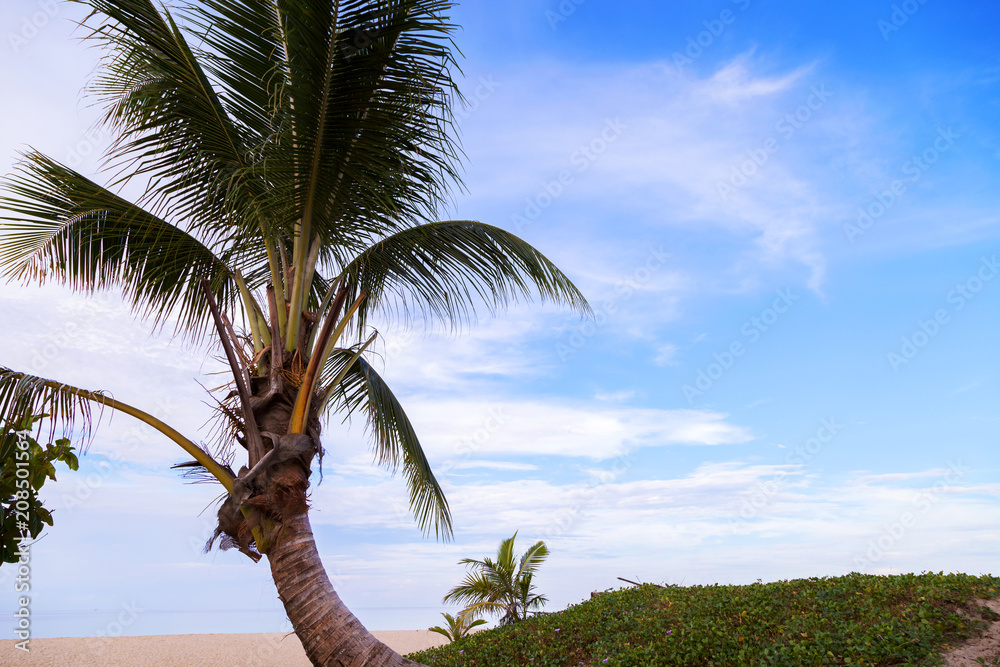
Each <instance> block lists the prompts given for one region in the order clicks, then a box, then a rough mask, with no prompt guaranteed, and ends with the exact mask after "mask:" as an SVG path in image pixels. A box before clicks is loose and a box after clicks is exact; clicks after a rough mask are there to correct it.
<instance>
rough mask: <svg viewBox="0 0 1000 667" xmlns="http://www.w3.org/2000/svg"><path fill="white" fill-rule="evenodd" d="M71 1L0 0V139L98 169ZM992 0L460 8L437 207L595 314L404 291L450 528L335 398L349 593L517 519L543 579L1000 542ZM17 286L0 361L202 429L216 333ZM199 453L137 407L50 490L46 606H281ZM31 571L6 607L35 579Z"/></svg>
mask: <svg viewBox="0 0 1000 667" xmlns="http://www.w3.org/2000/svg"><path fill="white" fill-rule="evenodd" d="M48 7H51V5H48V4H46V3H44V2H43V3H36V2H35V1H34V0H27V1H26V0H13V1H12V2H5V3H4V4H3V7H2V8H0V26H3V27H4V35H3V39H2V40H0V41H2V43H0V84H2V86H3V88H4V89H5V90H8V91H14V92H13V94H10V95H7V96H5V97H4V99H3V100H2V101H0V119H2V120H3V122H2V123H0V160H2V161H3V162H2V165H3V168H4V170H6V169H7V168H8V167H9V166H10V165H12V164H13V162H14V161H15V154H16V151H17V150H19V149H22V148H24V147H25V146H26V145H31V146H34V147H36V148H39V149H41V150H43V151H45V152H48V153H49V154H51V155H52V156H53V157H55V158H57V159H61V160H64V161H67V162H69V163H70V164H74V165H78V166H79V168H81V169H83V170H85V171H94V170H95V169H96V162H95V159H94V155H95V150H94V149H95V148H97V147H99V146H101V145H103V144H105V143H106V142H107V140H108V138H107V137H104V136H102V135H101V134H100V133H94V132H92V131H91V130H90V128H91V126H92V124H93V122H94V120H95V118H96V113H97V112H96V110H95V109H93V108H91V107H90V106H89V104H88V103H87V102H86V101H81V100H80V95H79V93H80V91H81V88H82V86H83V84H84V81H85V80H86V77H87V75H88V74H89V73H90V72H91V71H92V70H93V67H94V64H95V58H96V55H97V54H96V53H95V52H94V51H92V50H88V49H87V48H86V47H85V46H83V45H81V44H80V43H79V42H77V41H74V40H73V39H72V26H71V25H70V23H69V19H70V18H72V17H74V16H77V15H78V14H76V12H77V11H78V10H77V9H74V8H72V7H70V6H63V5H56V6H55V7H56V10H55V12H54V15H52V12H50V11H49V10H47V9H46V8H48ZM998 14H1000V8H997V7H994V6H992V5H990V4H988V3H979V2H970V1H959V2H950V3H945V2H942V1H941V0H926V1H925V2H919V0H910V1H909V2H897V3H891V2H886V3H881V2H864V3H862V2H842V3H801V2H794V3H793V2H776V1H772V2H766V1H762V0H739V1H738V2H728V1H727V2H698V3H694V2H691V3H652V2H638V1H635V2H629V1H618V2H614V3H612V2H607V1H602V0H586V1H584V2H573V1H572V0H566V1H564V2H562V3H559V2H557V1H555V0H531V1H527V0H526V1H520V2H505V3H476V4H472V3H465V4H464V5H463V6H460V7H458V8H457V9H456V11H455V20H456V22H457V23H458V24H460V25H461V26H462V30H461V31H460V32H459V33H458V34H457V36H456V41H457V43H458V45H459V46H460V48H461V49H462V51H463V53H464V54H465V56H466V59H465V61H464V62H463V69H464V72H465V76H466V79H465V83H464V85H463V90H464V92H465V94H466V96H467V97H468V99H469V103H470V106H469V108H468V109H466V110H464V111H462V112H461V113H460V114H459V115H460V117H461V134H462V140H463V144H464V148H465V152H466V154H467V156H468V160H467V167H466V172H465V177H464V182H465V186H466V191H465V192H462V193H458V194H456V197H455V201H454V205H453V207H452V208H451V210H448V211H444V212H442V216H443V217H449V218H473V219H478V220H483V221H485V222H490V223H492V224H497V225H501V226H504V227H506V228H508V229H511V230H514V231H517V232H518V233H519V234H521V235H522V236H523V237H524V238H526V239H528V240H529V241H531V242H532V243H533V244H535V245H536V246H537V247H538V248H540V249H541V250H542V251H544V252H545V253H546V254H547V255H548V256H549V257H550V258H552V259H553V260H554V261H556V263H557V264H558V265H559V266H561V267H562V268H563V269H564V270H565V271H566V272H567V273H569V275H570V276H571V277H572V278H573V279H574V280H575V281H576V283H577V285H578V286H579V287H580V288H581V289H582V290H583V291H584V292H585V294H586V295H587V296H588V298H589V299H590V300H591V303H592V305H593V306H594V309H595V311H596V316H595V318H594V319H593V320H590V321H582V320H580V319H579V317H577V316H576V315H573V314H572V313H568V312H566V311H564V310H560V309H559V308H555V307H552V306H550V305H540V304H522V305H518V306H516V307H514V308H512V309H510V310H509V311H508V312H507V313H505V314H501V315H500V316H498V317H497V318H495V319H494V318H490V317H489V316H488V315H485V314H484V315H483V317H481V318H480V320H479V322H478V324H477V325H476V326H473V327H467V328H466V329H465V330H464V331H463V332H462V335H461V336H458V337H456V336H454V335H452V334H450V333H447V332H440V331H431V332H426V331H424V329H422V328H420V327H418V328H416V329H415V330H412V331H407V330H404V329H402V328H400V327H398V326H395V325H393V324H392V323H386V325H385V333H386V337H385V341H384V344H383V347H382V348H381V349H380V350H379V351H378V357H375V358H374V360H375V361H376V363H379V364H382V367H383V368H384V369H385V375H386V376H387V378H388V379H389V380H391V382H392V383H393V386H394V388H395V389H396V391H397V393H398V395H399V396H400V398H401V400H402V401H403V403H404V406H405V407H406V408H407V410H408V412H409V414H410V416H411V419H412V420H413V421H414V423H415V425H416V426H417V427H418V432H419V433H420V434H421V436H422V440H423V443H424V446H425V449H426V450H427V452H428V454H429V456H430V457H431V460H432V463H433V464H434V466H435V467H436V469H437V470H438V471H440V478H441V479H442V481H443V483H444V485H445V488H446V491H447V493H448V497H449V499H450V501H451V505H452V510H453V514H454V518H455V523H456V539H455V541H454V542H453V543H451V544H447V545H443V544H440V543H436V542H434V541H433V540H428V539H424V538H422V537H421V535H420V533H419V531H418V530H417V528H416V527H415V526H414V524H413V521H412V519H410V518H409V517H408V515H407V514H406V512H405V507H404V506H405V492H404V488H403V484H402V482H401V480H399V479H392V478H391V477H390V476H389V475H388V474H386V473H384V472H382V471H379V470H378V469H376V468H374V467H372V466H371V456H370V454H369V453H368V452H367V449H366V445H365V440H364V430H363V428H362V427H361V425H355V426H353V427H352V428H350V429H348V428H345V427H340V426H338V425H332V426H331V428H330V429H329V430H328V432H327V435H326V436H325V443H326V446H327V449H328V456H327V458H326V459H325V463H324V481H323V483H322V484H321V485H319V486H314V489H313V505H314V513H313V523H314V526H315V527H316V529H317V538H318V540H319V544H320V550H321V553H322V555H323V557H324V561H325V563H326V565H327V569H328V571H329V572H330V574H331V577H332V578H333V579H334V583H335V585H336V586H337V587H338V590H340V592H341V594H342V596H343V597H344V599H345V601H346V602H347V603H348V605H349V606H350V607H351V608H352V609H354V610H355V611H356V613H357V614H358V615H359V616H360V617H361V619H362V620H363V621H365V622H366V624H368V626H369V627H370V628H372V629H412V628H420V627H427V626H428V625H432V624H434V623H436V622H437V621H438V620H439V616H438V613H439V612H440V611H443V610H445V609H446V607H444V606H443V605H441V604H440V599H441V597H442V596H443V595H444V593H445V592H446V591H447V590H448V588H450V587H451V586H453V585H454V584H455V583H457V582H458V580H459V579H460V577H461V576H462V573H463V570H462V568H461V567H460V566H458V565H457V564H456V563H457V561H458V560H459V559H460V558H463V557H467V556H481V555H485V554H487V553H490V552H492V551H494V550H495V548H496V545H497V544H498V543H499V542H500V540H501V539H503V538H505V537H508V536H509V535H511V534H512V533H513V532H514V531H515V530H517V531H519V533H518V535H519V543H520V544H521V545H522V546H527V545H528V544H529V543H530V542H533V541H535V540H538V539H544V540H546V542H547V543H548V544H549V546H550V548H551V550H552V556H551V558H550V560H549V561H548V562H547V563H546V565H545V566H544V567H543V568H542V570H541V573H540V575H539V577H538V584H539V586H540V588H541V591H542V592H544V593H546V594H548V596H549V597H550V599H551V603H550V608H551V609H558V608H562V607H563V606H564V605H566V604H572V603H575V602H578V601H580V600H582V599H584V598H586V597H588V596H589V594H590V592H591V591H592V590H601V589H605V588H608V587H612V586H615V585H617V584H618V583H620V582H617V580H616V577H619V576H622V577H627V578H630V579H636V578H638V579H642V580H644V581H655V582H668V583H678V584H694V583H712V582H735V583H743V582H752V581H754V580H756V579H763V580H765V581H766V580H776V579H785V578H792V577H802V576H827V575H831V576H832V575H841V574H844V573H847V572H850V571H864V572H874V573H896V572H910V571H917V572H919V571H924V570H934V571H937V570H945V571H962V572H968V573H972V574H979V573H985V572H992V573H996V570H995V561H994V557H995V556H994V555H995V554H996V553H997V550H998V547H1000V538H998V536H997V532H996V530H995V528H994V526H995V521H996V517H997V511H998V509H1000V484H998V483H997V475H998V468H1000V456H998V454H997V450H996V444H997V437H996V435H995V433H996V427H997V419H998V418H997V408H998V406H1000V387H998V374H997V359H998V357H1000V355H998V351H997V350H998V348H997V343H996V335H995V332H996V331H997V329H998V326H1000V316H998V312H1000V311H998V309H997V308H996V304H997V303H998V300H1000V264H998V260H1000V249H998V244H997V237H998V234H1000V217H998V213H997V210H998V204H1000V201H998V200H1000V197H998V195H997V194H996V192H997V190H996V188H995V187H994V186H993V184H994V183H995V181H996V179H997V177H998V175H1000V163H998V158H1000V136H998V134H1000V133H998V127H1000V126H998V124H997V123H996V121H995V118H996V116H997V112H998V111H1000V109H998V101H1000V46H998V43H997V41H996V38H995V34H994V33H995V31H994V30H993V27H994V26H996V25H997V22H998V18H1000V16H998ZM26 17H27V19H28V20H29V21H30V20H32V19H33V18H34V19H35V20H36V21H37V23H38V24H40V25H41V26H42V27H41V28H39V29H38V30H37V31H35V32H37V34H32V31H31V30H30V29H27V28H25V24H24V22H23V21H24V20H25V18H26ZM39 17H41V18H39ZM43 19H44V20H43ZM11 35H13V36H14V39H12V38H11ZM29 35H30V37H29ZM88 132H89V135H88ZM88 136H89V138H88ZM0 304H2V305H0V307H2V309H3V312H4V313H5V314H6V317H4V318H3V323H2V324H0V327H2V329H0V331H2V339H3V341H4V352H3V354H2V355H0V357H2V358H0V364H3V365H8V366H11V367H14V368H22V369H26V370H29V371H35V372H37V373H38V374H41V375H45V376H49V377H53V378H56V379H60V380H63V381H66V382H69V383H72V384H78V385H82V386H85V387H88V388H94V389H105V390H109V391H112V392H114V394H115V395H116V396H118V397H120V398H121V399H123V400H126V401H131V402H133V403H135V404H137V405H139V406H140V407H144V408H146V409H147V410H150V411H152V412H154V413H156V414H158V416H161V417H162V418H164V419H165V420H166V421H168V422H171V423H173V424H175V425H176V426H178V427H179V428H180V430H182V431H183V432H185V433H186V434H189V435H191V436H200V437H205V431H204V430H203V429H202V425H203V424H204V422H205V419H206V418H207V416H208V409H207V408H206V406H205V405H204V403H203V401H204V398H205V397H204V394H203V392H202V390H201V388H200V387H199V386H198V384H197V383H196V382H195V381H194V378H195V377H198V376H199V374H200V373H201V372H202V371H206V370H208V371H210V370H214V369H217V368H218V367H219V366H218V363H217V362H216V361H213V360H211V359H209V360H208V361H206V360H205V359H206V354H207V353H206V351H205V350H190V349H184V348H183V347H182V346H181V344H180V342H179V341H174V340H171V339H170V337H169V336H150V334H149V330H148V327H146V326H144V325H143V324H142V323H135V322H133V320H132V318H131V317H130V316H129V315H128V312H127V310H126V309H125V308H123V307H122V305H121V300H120V298H119V297H117V296H116V295H114V294H102V295H98V296H97V297H94V298H84V297H83V296H81V295H76V294H72V293H69V292H67V291H64V290H62V289H61V288H59V287H56V286H47V287H45V288H43V289H37V288H33V289H24V288H21V287H19V286H16V285H7V286H2V287H0ZM151 379H152V380H153V381H152V383H150V380H151ZM200 429H202V430H200ZM175 450H176V447H174V446H173V445H172V444H170V443H169V442H167V441H165V440H163V439H161V438H158V437H157V436H156V435H155V434H152V433H149V432H146V431H144V430H142V429H137V428H136V427H135V425H134V424H131V423H129V422H128V421H127V419H126V418H124V417H116V418H114V419H113V420H111V421H110V422H108V421H105V423H103V424H102V426H101V429H100V430H99V432H98V435H97V437H96V439H95V441H94V443H93V445H92V448H91V453H90V454H89V455H88V456H87V457H86V458H85V459H84V465H83V467H82V469H81V471H80V472H79V473H77V474H68V473H64V474H61V475H60V479H59V482H58V483H57V484H53V485H52V486H51V488H48V487H47V488H46V491H45V493H46V498H47V503H48V505H49V506H50V507H52V508H54V509H56V512H55V518H56V526H55V528H54V529H52V530H49V531H48V533H47V535H46V536H45V537H44V538H43V539H42V540H41V541H39V542H38V544H37V545H36V546H35V547H34V551H33V553H34V561H33V562H34V568H33V572H32V577H33V579H32V585H33V590H34V592H35V598H34V606H33V612H34V614H35V619H36V626H35V627H36V630H37V631H38V632H39V634H40V635H47V636H63V635H82V636H87V635H99V634H102V633H103V634H107V633H108V632H112V631H113V632H118V631H119V628H118V626H117V625H115V623H116V619H117V618H118V616H119V614H121V613H122V609H123V605H126V606H128V605H131V607H129V608H130V609H131V608H135V609H139V610H141V611H138V612H136V613H135V614H131V613H126V614H125V617H126V618H128V619H129V621H128V623H125V624H124V627H122V628H121V630H120V631H121V632H124V633H126V634H157V633H175V632H238V631H263V630H280V629H282V619H283V616H282V614H281V611H280V605H279V603H278V601H277V599H276V595H275V592H274V589H273V586H272V585H271V584H270V580H269V575H268V572H267V568H266V567H264V566H262V565H259V566H254V565H253V564H252V563H250V562H249V561H247V560H246V559H245V558H244V557H242V556H239V555H238V554H235V553H215V552H213V553H210V554H202V553H201V552H200V546H201V545H202V544H203V543H204V539H205V538H207V536H208V533H210V532H211V529H212V527H213V525H212V521H211V515H212V513H213V512H212V511H211V509H209V510H208V511H205V512H204V513H202V511H203V510H204V509H205V508H206V507H208V506H210V505H211V503H212V501H213V500H214V498H215V497H216V496H217V493H218V490H217V489H216V488H214V487H210V486H189V485H185V484H183V483H182V482H181V480H180V479H179V478H178V477H177V476H176V475H174V474H172V473H171V472H170V471H169V470H168V469H167V468H168V466H169V465H170V464H172V463H175V462H177V461H179V460H181V459H182V458H183V457H182V456H181V455H180V453H179V450H177V451H175ZM6 570H7V568H3V569H2V570H0V590H6V591H7V593H5V594H3V595H0V610H7V609H13V608H14V605H15V600H14V593H13V585H12V582H11V580H10V578H9V576H10V575H9V573H8V574H6V575H5V574H4V573H5V572H6ZM133 617H134V618H133Z"/></svg>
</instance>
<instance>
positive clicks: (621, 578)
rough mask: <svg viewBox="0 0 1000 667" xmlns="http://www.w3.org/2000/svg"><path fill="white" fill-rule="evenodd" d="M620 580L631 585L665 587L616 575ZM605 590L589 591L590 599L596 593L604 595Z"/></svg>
mask: <svg viewBox="0 0 1000 667" xmlns="http://www.w3.org/2000/svg"><path fill="white" fill-rule="evenodd" d="M618 579H619V580H620V581H624V582H625V583H626V584H632V585H633V586H647V585H648V586H656V587H657V588H666V586H661V585H659V584H642V583H640V582H638V581H632V580H631V579H625V578H624V577H618ZM605 592H606V591H591V593H590V599H591V600H593V599H594V598H596V597H597V596H598V595H604V594H605Z"/></svg>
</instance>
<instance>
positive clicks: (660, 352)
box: [653, 343, 677, 366]
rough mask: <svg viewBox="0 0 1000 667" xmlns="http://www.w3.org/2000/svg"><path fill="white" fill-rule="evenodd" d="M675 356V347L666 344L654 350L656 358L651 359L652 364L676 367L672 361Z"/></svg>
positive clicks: (675, 363)
mask: <svg viewBox="0 0 1000 667" xmlns="http://www.w3.org/2000/svg"><path fill="white" fill-rule="evenodd" d="M675 356H677V346H676V345H673V344H671V343H666V344H664V345H660V346H659V347H658V348H656V356H655V357H653V363H654V364H656V365H657V366H676V365H677V362H676V361H674V357H675Z"/></svg>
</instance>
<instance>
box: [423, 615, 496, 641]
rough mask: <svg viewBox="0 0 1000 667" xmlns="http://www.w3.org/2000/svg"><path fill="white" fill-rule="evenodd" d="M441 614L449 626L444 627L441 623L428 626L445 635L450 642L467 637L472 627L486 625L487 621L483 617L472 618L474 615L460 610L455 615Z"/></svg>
mask: <svg viewBox="0 0 1000 667" xmlns="http://www.w3.org/2000/svg"><path fill="white" fill-rule="evenodd" d="M441 615H442V616H444V620H445V621H446V622H447V623H448V627H447V628H442V627H441V626H440V625H435V626H434V627H433V628H428V630H430V631H431V632H436V633H438V634H439V635H444V636H445V637H447V638H448V641H450V642H457V641H458V640H459V639H462V638H463V637H467V636H468V635H469V631H470V630H472V628H475V627H478V626H480V625H486V621H484V620H483V619H481V618H477V619H476V620H472V616H471V615H470V614H467V613H465V612H459V613H457V614H455V615H454V616H452V615H451V614H449V613H447V612H441Z"/></svg>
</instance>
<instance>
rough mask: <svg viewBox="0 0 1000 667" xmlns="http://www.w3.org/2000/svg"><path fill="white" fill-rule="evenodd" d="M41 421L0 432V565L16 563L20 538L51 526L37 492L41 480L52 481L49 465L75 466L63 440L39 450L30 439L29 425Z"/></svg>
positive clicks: (33, 535)
mask: <svg viewBox="0 0 1000 667" xmlns="http://www.w3.org/2000/svg"><path fill="white" fill-rule="evenodd" d="M43 416H44V415H43ZM41 418H42V416H39V417H35V418H33V419H31V420H27V421H26V422H25V423H23V424H20V425H18V426H12V425H5V426H3V427H2V428H3V430H2V432H0V550H2V554H0V564H3V563H16V562H17V561H18V558H19V557H20V554H19V552H18V542H19V541H20V539H21V537H22V536H24V537H30V538H35V537H38V534H39V533H40V532H42V524H48V525H50V526H51V525H52V513H51V512H49V510H47V509H46V508H45V507H43V506H42V502H41V501H40V500H39V499H38V490H39V489H41V488H42V485H43V484H44V483H45V480H47V479H51V480H53V481H54V480H55V478H56V469H55V466H53V465H52V464H53V462H55V461H62V462H63V463H65V464H66V465H67V466H68V467H69V469H70V470H76V469H77V467H78V465H79V464H78V462H77V459H76V455H75V454H74V453H73V447H71V446H70V444H69V440H67V439H66V438H60V439H59V440H56V442H55V444H49V445H45V446H44V447H43V446H42V445H39V444H38V442H37V441H36V440H35V439H34V438H33V437H31V426H32V424H33V423H34V422H36V421H38V420H39V419H41Z"/></svg>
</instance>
